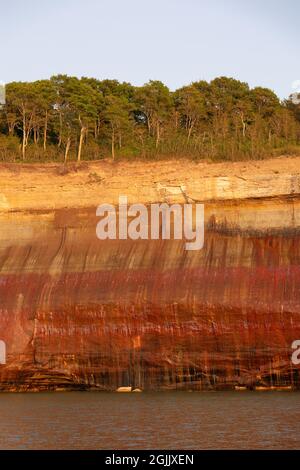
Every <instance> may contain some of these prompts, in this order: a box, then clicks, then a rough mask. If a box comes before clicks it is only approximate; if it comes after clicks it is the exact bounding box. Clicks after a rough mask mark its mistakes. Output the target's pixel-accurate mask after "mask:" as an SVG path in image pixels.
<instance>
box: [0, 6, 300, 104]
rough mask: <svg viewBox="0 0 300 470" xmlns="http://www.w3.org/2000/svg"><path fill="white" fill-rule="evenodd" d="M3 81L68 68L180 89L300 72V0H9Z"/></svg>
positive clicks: (285, 85) (276, 79)
mask: <svg viewBox="0 0 300 470" xmlns="http://www.w3.org/2000/svg"><path fill="white" fill-rule="evenodd" d="M0 6H1V10H0V12H1V16H0V18H1V20H0V41H1V42H0V44H1V62H0V81H4V82H9V81H12V80H36V79H40V78H48V77H50V76H51V75H53V74H57V73H67V74H69V75H77V76H79V77H80V76H82V75H84V76H93V77H96V78H100V79H103V78H116V79H118V80H120V81H129V82H131V83H133V84H135V85H142V84H143V83H145V82H146V81H148V80H149V79H159V80H162V81H163V82H164V83H166V84H167V85H168V86H169V87H170V88H171V89H175V88H178V87H180V86H182V85H184V84H188V83H190V82H191V81H195V80H199V79H205V80H211V79H212V78H215V77H217V76H221V75H227V76H232V77H235V78H238V79H240V80H243V81H247V82H248V83H249V84H250V85H251V86H258V85H260V86H267V87H269V88H272V89H273V90H274V91H275V92H276V93H277V94H278V95H279V96H280V97H282V98H283V97H286V96H288V95H289V94H290V93H291V92H292V82H294V81H296V80H300V60H299V46H300V28H299V18H300V1H299V0H207V1H204V0H148V1H145V0H25V1H24V0H14V1H11V2H7V1H6V0H5V1H4V0H0Z"/></svg>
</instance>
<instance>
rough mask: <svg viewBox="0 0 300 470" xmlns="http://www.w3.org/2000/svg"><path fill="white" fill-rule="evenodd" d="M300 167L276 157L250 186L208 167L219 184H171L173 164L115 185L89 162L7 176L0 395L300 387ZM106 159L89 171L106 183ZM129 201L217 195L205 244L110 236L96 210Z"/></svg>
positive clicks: (209, 206) (209, 203) (250, 178)
mask: <svg viewBox="0 0 300 470" xmlns="http://www.w3.org/2000/svg"><path fill="white" fill-rule="evenodd" d="M290 160H291V161H290ZM295 161H297V159H294V160H293V159H287V160H286V163H285V165H286V168H287V171H286V172H285V174H282V175H281V174H278V173H275V172H274V171H277V170H276V165H277V164H278V163H276V161H275V163H274V161H273V164H272V165H273V168H274V171H273V170H272V171H271V170H270V172H269V173H268V171H269V170H268V168H272V165H271V164H270V162H269V163H268V164H267V165H266V167H267V168H265V169H258V171H257V172H254V173H250V172H248V173H247V174H246V175H244V176H243V177H242V178H240V177H237V176H234V175H232V174H226V168H225V167H224V166H219V167H218V165H212V166H211V169H209V165H207V166H206V169H205V171H206V172H207V173H209V172H211V173H212V174H211V176H209V175H208V176H206V177H204V176H203V178H202V177H201V178H200V176H199V174H198V173H197V172H199V171H200V170H199V168H198V169H197V168H196V169H195V170H194V174H186V177H185V178H184V172H183V173H182V168H181V167H180V168H181V169H180V171H181V173H180V171H179V170H178V171H177V178H176V176H175V174H173V175H172V177H171V178H169V180H168V179H167V178H166V177H165V176H164V173H163V172H164V171H165V169H166V166H165V165H166V164H165V163H163V164H157V166H156V167H153V164H152V170H151V168H150V169H149V167H148V166H147V165H145V167H144V170H142V169H143V166H142V165H143V164H141V163H139V164H136V165H139V168H138V169H137V170H134V168H135V167H134V166H132V167H130V165H129V166H126V165H125V167H124V170H126V171H125V173H126V174H124V176H123V177H122V176H120V171H121V170H120V169H118V170H116V173H118V174H117V175H115V176H114V178H115V186H113V185H112V186H113V187H112V188H110V184H109V183H108V182H106V183H104V182H99V181H98V179H97V178H94V179H96V182H91V183H87V182H86V180H87V178H90V179H91V180H93V178H92V177H89V174H90V173H91V168H88V169H86V170H81V171H80V172H78V173H76V174H73V173H72V174H69V175H65V176H62V177H61V176H58V175H55V173H54V170H53V171H52V167H51V168H48V169H47V171H46V170H43V171H39V169H36V170H32V172H31V173H30V169H24V170H21V172H20V173H19V175H18V174H17V175H16V174H15V173H13V172H12V169H11V168H10V169H4V170H2V171H0V182H1V187H0V195H1V197H0V204H2V205H1V208H0V223H1V232H0V339H2V340H4V341H5V343H6V346H7V363H6V364H5V365H0V389H2V390H12V391H16V390H49V389H50V390H59V389H99V390H116V389H117V388H118V387H123V386H125V387H126V386H127V387H128V386H131V387H133V388H137V387H138V388H141V389H155V390H156V389H175V388H177V389H189V390H190V389H196V390H203V389H223V388H233V387H235V386H244V385H245V386H247V387H254V386H255V385H261V386H290V385H292V386H295V387H300V375H299V366H298V367H297V366H295V365H293V364H292V362H291V355H292V349H291V344H292V342H293V341H294V340H296V339H300V236H299V234H300V197H299V194H300V189H299V179H298V174H297V172H296V171H295V167H294V165H295ZM279 162H280V165H282V160H281V159H280V160H279ZM298 164H299V160H298ZM106 165H107V164H103V166H101V165H100V164H98V166H96V165H95V166H94V167H92V170H93V173H94V172H95V171H97V173H98V174H101V175H102V178H104V180H105V181H106V180H107V178H108V177H107V174H108V173H105V172H108V171H111V168H112V169H113V166H110V165H109V170H108V169H107V168H106ZM160 165H161V167H160ZM172 165H173V163H172V162H169V166H170V168H172ZM174 165H175V167H176V165H178V163H176V164H174ZM181 165H182V163H181ZM241 165H243V164H240V166H241ZM268 165H269V166H268ZM289 165H291V166H292V168H293V172H292V173H289V172H288V169H289V168H288V167H289ZM240 166H238V165H237V164H234V168H235V169H234V172H235V173H237V174H238V176H240V173H239V172H241V173H242V171H241V168H240ZM203 168H204V167H203ZM290 169H291V168H290ZM148 170H149V173H148ZM143 171H144V178H143V179H142V176H141V175H142V174H143ZM201 171H202V173H203V171H204V170H201ZM214 173H220V176H216V175H215V174H214ZM228 173H229V172H228ZM158 174H160V175H161V177H160V178H157V179H156V177H157V175H158ZM7 175H9V178H8V176H7ZM60 178H63V184H62V183H61V181H62V180H60ZM112 178H113V177H112ZM155 180H156V181H155ZM45 181H46V182H47V181H48V183H47V184H46V183H45ZM93 181H94V180H93ZM50 182H52V192H51V191H50V187H51V185H50ZM131 183H132V184H131ZM158 183H159V184H158ZM60 185H61V187H60ZM13 187H14V188H15V189H13ZM174 188H175V189H174ZM176 188H177V189H176ZM178 188H179V189H178ZM119 194H123V195H124V194H125V195H128V196H129V199H130V200H131V201H136V202H137V201H138V202H153V201H157V200H161V201H163V200H167V201H170V202H172V201H177V202H186V200H187V199H189V200H195V201H198V200H199V201H206V203H205V217H206V230H205V245H204V248H203V249H202V250H201V251H196V252H188V251H186V250H185V249H184V242H183V241H175V240H170V241H169V240H153V241H151V240H138V241H132V240H114V241H99V240H98V239H97V238H96V233H95V228H96V223H97V218H96V215H95V212H96V206H97V205H98V204H100V203H102V202H117V198H118V195H119Z"/></svg>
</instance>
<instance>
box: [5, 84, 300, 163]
mask: <svg viewBox="0 0 300 470" xmlns="http://www.w3.org/2000/svg"><path fill="white" fill-rule="evenodd" d="M299 149H300V105H299V104H296V103H295V100H293V99H291V98H290V99H288V100H285V101H283V102H281V101H280V100H279V98H278V97H277V96H276V94H275V93H274V92H273V91H271V90H269V89H267V88H262V87H256V88H252V89H251V88H250V87H249V85H248V84H247V83H244V82H240V81H238V80H235V79H233V78H227V77H219V78H216V79H214V80H212V81H211V82H210V83H209V82H206V81H198V82H194V83H192V84H190V85H187V86H183V87H182V88H179V89H178V90H176V91H174V92H172V91H170V90H169V88H168V87H167V86H166V85H164V84H163V83H162V82H160V81H157V80H151V81H149V82H148V83H146V84H145V85H143V86H140V87H136V86H133V85H131V84H130V83H126V82H123V83H120V82H118V81H117V80H97V79H94V78H87V77H82V78H81V79H79V78H76V77H70V76H67V75H57V76H53V77H51V78H50V79H49V80H38V81H35V82H12V83H9V84H7V85H6V103H5V105H4V106H3V107H2V108H1V110H0V159H1V160H3V161H16V160H21V161H39V160H40V161H47V160H49V161H52V160H55V161H63V162H67V161H68V160H77V161H80V160H82V159H85V160H91V159H97V160H98V159H99V158H104V157H108V156H109V155H110V156H111V157H112V158H113V159H116V158H150V159H156V158H157V159H159V158H165V157H188V158H193V159H201V158H206V159H211V160H213V161H218V160H241V159H260V158H265V157H270V156H272V155H274V154H275V155H276V154H280V153H297V152H299Z"/></svg>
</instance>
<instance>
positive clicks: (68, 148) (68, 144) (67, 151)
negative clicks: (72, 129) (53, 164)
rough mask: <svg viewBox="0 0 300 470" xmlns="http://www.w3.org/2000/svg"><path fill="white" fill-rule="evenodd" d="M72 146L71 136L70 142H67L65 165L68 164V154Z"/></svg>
mask: <svg viewBox="0 0 300 470" xmlns="http://www.w3.org/2000/svg"><path fill="white" fill-rule="evenodd" d="M70 146H71V137H70V136H69V137H68V140H67V145H66V150H65V160H64V164H66V163H67V160H68V154H69V150H70Z"/></svg>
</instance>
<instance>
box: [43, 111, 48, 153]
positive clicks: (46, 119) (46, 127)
mask: <svg viewBox="0 0 300 470" xmlns="http://www.w3.org/2000/svg"><path fill="white" fill-rule="evenodd" d="M47 130H48V111H46V114H45V124H44V140H43V148H44V152H45V151H46V149H47Z"/></svg>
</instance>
